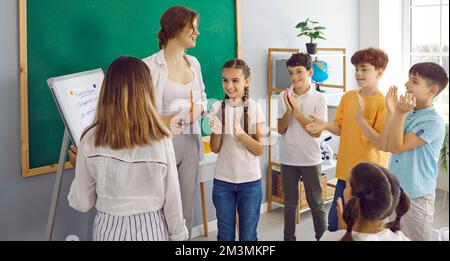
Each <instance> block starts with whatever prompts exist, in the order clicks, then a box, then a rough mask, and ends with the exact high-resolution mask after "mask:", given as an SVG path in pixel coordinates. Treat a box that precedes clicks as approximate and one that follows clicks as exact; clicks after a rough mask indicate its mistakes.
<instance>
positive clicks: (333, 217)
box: [328, 179, 345, 232]
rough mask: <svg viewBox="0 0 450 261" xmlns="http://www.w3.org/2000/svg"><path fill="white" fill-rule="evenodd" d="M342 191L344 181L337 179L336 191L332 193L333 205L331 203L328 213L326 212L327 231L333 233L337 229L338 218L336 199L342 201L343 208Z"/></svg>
mask: <svg viewBox="0 0 450 261" xmlns="http://www.w3.org/2000/svg"><path fill="white" fill-rule="evenodd" d="M344 190H345V180H340V179H338V181H337V183H336V190H335V191H334V198H333V203H331V208H330V212H328V231H331V232H334V231H337V230H338V229H339V226H338V216H337V203H336V200H337V199H338V198H341V199H342V207H344V206H345V205H344Z"/></svg>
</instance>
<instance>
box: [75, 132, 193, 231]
mask: <svg viewBox="0 0 450 261" xmlns="http://www.w3.org/2000/svg"><path fill="white" fill-rule="evenodd" d="M93 133H94V129H91V130H89V131H88V132H87V134H86V135H85V137H83V139H82V140H81V144H80V147H79V149H78V156H77V163H76V168H75V179H74V181H73V183H72V186H71V188H70V193H69V196H68V200H69V205H70V206H71V207H72V208H74V209H76V210H78V211H81V212H87V211H88V210H89V209H90V208H92V207H94V206H95V208H97V209H98V210H99V211H102V212H105V213H108V214H111V215H116V216H130V215H135V214H139V213H145V212H154V211H158V210H160V209H163V212H164V216H165V219H166V221H167V227H168V230H169V234H170V239H171V240H185V239H187V238H188V231H187V228H186V226H185V221H184V219H183V212H182V205H181V195H180V187H179V183H178V174H177V166H176V161H175V153H174V150H173V145H172V139H171V138H165V139H163V140H161V141H159V142H156V141H154V143H153V144H151V145H147V146H141V147H139V146H136V147H135V148H133V149H119V150H113V149H111V148H109V147H95V146H94V135H93Z"/></svg>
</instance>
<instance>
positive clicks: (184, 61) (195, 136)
mask: <svg viewBox="0 0 450 261" xmlns="http://www.w3.org/2000/svg"><path fill="white" fill-rule="evenodd" d="M198 21H199V14H198V13H196V12H195V11H193V10H191V9H189V8H186V7H184V6H174V7H171V8H169V9H168V10H166V11H165V12H164V14H163V15H162V16H161V20H160V24H161V29H160V31H159V33H158V40H159V48H160V49H161V50H160V51H159V52H157V53H156V54H154V55H152V56H150V57H147V58H145V59H143V61H144V62H145V63H146V64H147V66H148V67H149V68H150V72H151V74H152V79H153V85H154V86H155V91H156V92H155V95H156V109H157V110H158V113H159V114H160V115H161V117H162V119H163V121H164V122H165V124H166V125H167V127H169V128H170V130H171V132H172V133H173V134H174V137H173V146H174V149H175V156H176V163H177V170H178V177H179V181H180V190H181V199H182V202H183V216H184V218H185V219H186V226H187V227H188V230H189V232H191V230H192V216H193V205H194V198H195V187H196V184H197V175H198V168H199V161H200V160H201V159H202V158H203V142H202V140H201V131H200V125H199V123H198V120H199V118H200V117H201V116H202V114H203V112H206V104H207V101H206V93H205V85H204V83H203V79H202V72H201V67H200V63H199V62H198V60H197V59H196V58H195V57H194V56H191V55H188V54H186V50H187V49H190V48H194V47H195V46H196V44H197V37H198V36H199V35H200V33H199V31H198ZM182 115H187V117H185V116H182ZM189 234H191V233H189Z"/></svg>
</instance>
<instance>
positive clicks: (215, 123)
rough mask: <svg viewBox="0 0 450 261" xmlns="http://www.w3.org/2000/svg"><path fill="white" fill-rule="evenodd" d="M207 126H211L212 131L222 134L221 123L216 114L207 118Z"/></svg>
mask: <svg viewBox="0 0 450 261" xmlns="http://www.w3.org/2000/svg"><path fill="white" fill-rule="evenodd" d="M209 126H210V127H211V132H212V133H214V134H222V123H221V122H220V120H219V118H217V116H213V117H211V118H210V119H209Z"/></svg>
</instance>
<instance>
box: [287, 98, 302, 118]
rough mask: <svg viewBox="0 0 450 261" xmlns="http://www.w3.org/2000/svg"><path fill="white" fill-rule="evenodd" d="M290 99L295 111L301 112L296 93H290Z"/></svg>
mask: <svg viewBox="0 0 450 261" xmlns="http://www.w3.org/2000/svg"><path fill="white" fill-rule="evenodd" d="M288 100H289V103H290V104H291V106H292V111H293V112H294V113H298V112H300V103H299V102H298V101H297V99H295V97H294V95H292V94H290V95H288Z"/></svg>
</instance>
